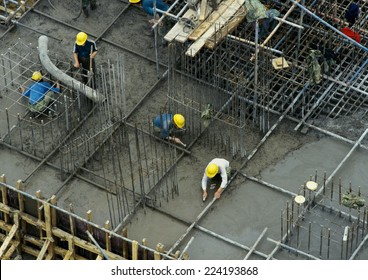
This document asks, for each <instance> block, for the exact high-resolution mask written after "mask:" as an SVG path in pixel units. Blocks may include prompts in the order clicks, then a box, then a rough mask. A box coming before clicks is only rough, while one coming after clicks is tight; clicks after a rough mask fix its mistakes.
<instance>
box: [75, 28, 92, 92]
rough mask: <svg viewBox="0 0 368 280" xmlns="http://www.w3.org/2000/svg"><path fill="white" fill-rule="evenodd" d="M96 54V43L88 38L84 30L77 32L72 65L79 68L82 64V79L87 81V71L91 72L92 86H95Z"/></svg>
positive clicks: (84, 81) (85, 82)
mask: <svg viewBox="0 0 368 280" xmlns="http://www.w3.org/2000/svg"><path fill="white" fill-rule="evenodd" d="M96 55H97V47H96V43H95V42H93V41H91V40H88V35H87V34H86V33H85V32H79V33H78V34H77V36H76V40H75V44H74V49H73V57H74V67H76V68H79V67H80V66H81V65H82V81H83V83H84V84H87V83H88V73H92V87H95V86H96V81H95V79H94V77H95V72H96V71H95V69H96V66H95V61H94V59H95V57H96Z"/></svg>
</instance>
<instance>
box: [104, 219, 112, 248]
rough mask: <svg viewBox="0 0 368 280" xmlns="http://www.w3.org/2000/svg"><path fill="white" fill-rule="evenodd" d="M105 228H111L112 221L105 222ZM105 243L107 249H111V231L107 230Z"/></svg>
mask: <svg viewBox="0 0 368 280" xmlns="http://www.w3.org/2000/svg"><path fill="white" fill-rule="evenodd" d="M105 229H107V230H110V221H106V222H105ZM105 243H106V246H105V248H106V251H108V252H109V251H111V236H110V234H109V233H107V232H105Z"/></svg>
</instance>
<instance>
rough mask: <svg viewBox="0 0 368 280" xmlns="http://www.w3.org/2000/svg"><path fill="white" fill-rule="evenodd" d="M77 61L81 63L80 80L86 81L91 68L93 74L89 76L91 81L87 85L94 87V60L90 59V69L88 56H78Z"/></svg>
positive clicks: (85, 82)
mask: <svg viewBox="0 0 368 280" xmlns="http://www.w3.org/2000/svg"><path fill="white" fill-rule="evenodd" d="M78 60H79V63H80V64H81V65H82V81H83V83H84V84H87V83H88V72H89V71H90V70H92V72H93V75H92V76H91V77H92V79H91V83H92V84H90V85H89V86H91V87H94V88H95V87H96V79H95V76H96V64H95V60H94V59H92V69H91V65H90V58H89V57H88V58H87V57H78Z"/></svg>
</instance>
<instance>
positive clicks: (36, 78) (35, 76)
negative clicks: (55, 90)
mask: <svg viewBox="0 0 368 280" xmlns="http://www.w3.org/2000/svg"><path fill="white" fill-rule="evenodd" d="M41 79H42V74H41V72H40V71H35V72H33V74H32V80H34V81H36V82H38V81H40V80H41Z"/></svg>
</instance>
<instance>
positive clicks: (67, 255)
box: [63, 251, 73, 261]
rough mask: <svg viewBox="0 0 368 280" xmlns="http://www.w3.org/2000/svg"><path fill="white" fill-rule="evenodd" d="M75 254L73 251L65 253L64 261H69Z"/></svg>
mask: <svg viewBox="0 0 368 280" xmlns="http://www.w3.org/2000/svg"><path fill="white" fill-rule="evenodd" d="M72 255H73V252H72V251H68V252H67V253H66V255H65V257H64V258H63V260H64V261H68V260H70V257H71V256H72Z"/></svg>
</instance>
